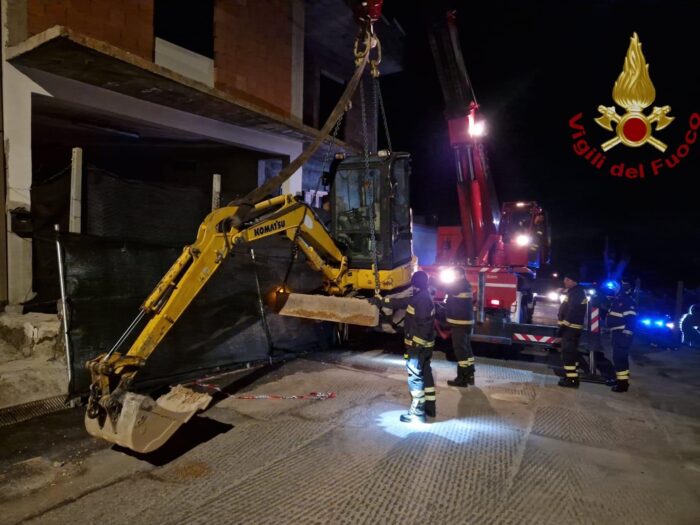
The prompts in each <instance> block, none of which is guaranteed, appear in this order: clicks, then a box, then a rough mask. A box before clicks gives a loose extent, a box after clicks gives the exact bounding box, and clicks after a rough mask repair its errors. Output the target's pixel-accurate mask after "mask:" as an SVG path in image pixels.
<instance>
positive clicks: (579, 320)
mask: <svg viewBox="0 0 700 525" xmlns="http://www.w3.org/2000/svg"><path fill="white" fill-rule="evenodd" d="M564 287H565V288H566V290H565V291H564V299H563V301H562V303H561V306H560V307H559V315H558V318H559V337H560V338H561V353H562V360H563V361H564V372H565V377H562V378H561V379H560V380H559V386H563V387H569V388H578V386H579V377H578V371H577V365H578V342H579V339H580V338H581V331H582V330H583V322H584V319H585V318H586V309H587V308H588V297H587V296H586V291H585V290H584V289H583V286H580V285H579V284H578V276H577V275H576V274H574V273H567V274H566V275H565V276H564Z"/></svg>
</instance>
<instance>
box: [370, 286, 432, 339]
mask: <svg viewBox="0 0 700 525" xmlns="http://www.w3.org/2000/svg"><path fill="white" fill-rule="evenodd" d="M382 306H386V307H389V308H391V309H393V310H396V309H398V308H405V309H406V318H405V320H404V343H406V345H408V346H423V347H426V348H432V347H433V346H435V305H433V298H432V297H431V296H430V292H429V291H428V290H418V291H417V292H415V293H414V294H413V295H412V296H410V297H400V298H396V299H390V298H389V297H385V298H384V301H383V303H382Z"/></svg>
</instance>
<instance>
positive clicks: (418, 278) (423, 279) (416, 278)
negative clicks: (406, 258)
mask: <svg viewBox="0 0 700 525" xmlns="http://www.w3.org/2000/svg"><path fill="white" fill-rule="evenodd" d="M411 285H413V286H415V287H416V288H418V289H419V290H426V289H427V288H428V274H427V273H425V272H424V271H422V270H418V271H417V272H416V273H414V274H413V275H412V276H411Z"/></svg>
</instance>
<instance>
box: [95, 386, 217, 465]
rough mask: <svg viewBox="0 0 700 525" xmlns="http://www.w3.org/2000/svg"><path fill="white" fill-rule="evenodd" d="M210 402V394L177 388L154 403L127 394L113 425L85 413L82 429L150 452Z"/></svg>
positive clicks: (130, 393)
mask: <svg viewBox="0 0 700 525" xmlns="http://www.w3.org/2000/svg"><path fill="white" fill-rule="evenodd" d="M211 399H212V398H211V396H210V395H209V394H204V393H199V392H194V391H192V390H190V389H188V388H185V387H183V386H180V385H177V386H175V387H172V388H171V389H170V392H168V393H167V394H165V395H162V396H160V397H159V398H158V399H156V400H155V401H154V400H153V399H152V398H150V397H148V396H142V395H139V394H134V393H133V392H128V393H127V394H126V395H125V396H124V401H123V404H122V410H121V412H120V413H119V417H118V418H117V420H116V422H113V421H112V420H111V418H109V417H107V418H105V419H104V420H102V419H101V418H95V419H91V418H89V417H88V416H87V414H85V429H86V430H87V431H88V433H89V434H90V435H92V436H95V437H97V438H100V439H104V440H105V441H109V442H111V443H115V444H117V445H121V446H122V447H126V448H129V449H131V450H133V451H135V452H141V453H148V452H153V451H154V450H156V449H157V448H159V447H160V446H161V445H163V444H164V443H165V442H166V441H167V440H168V439H170V437H171V436H172V435H173V434H174V433H175V431H176V430H177V429H178V428H180V426H182V425H183V424H185V423H187V421H189V420H190V418H191V417H192V416H193V415H194V414H195V413H196V412H197V411H199V410H204V409H205V408H207V406H209V403H210V402H211Z"/></svg>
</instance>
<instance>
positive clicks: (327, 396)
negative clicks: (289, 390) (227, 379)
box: [190, 380, 336, 400]
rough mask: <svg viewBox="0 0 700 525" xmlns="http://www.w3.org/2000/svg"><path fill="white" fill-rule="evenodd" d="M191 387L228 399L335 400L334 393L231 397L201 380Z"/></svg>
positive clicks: (217, 387) (219, 388)
mask: <svg viewBox="0 0 700 525" xmlns="http://www.w3.org/2000/svg"><path fill="white" fill-rule="evenodd" d="M190 384H191V385H197V386H199V387H202V388H208V389H210V390H213V391H215V392H217V393H219V394H221V395H223V396H224V397H230V398H232V399H316V400H324V399H335V397H336V394H335V392H309V393H308V394H299V395H282V394H258V395H245V394H244V395H238V396H235V395H231V394H227V393H226V392H224V391H223V390H222V389H221V387H220V386H219V385H215V384H214V383H204V382H202V381H201V380H198V381H193V382H192V383H190Z"/></svg>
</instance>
